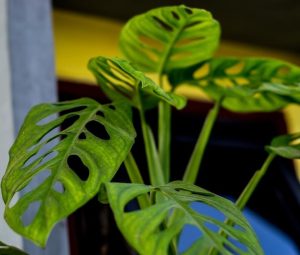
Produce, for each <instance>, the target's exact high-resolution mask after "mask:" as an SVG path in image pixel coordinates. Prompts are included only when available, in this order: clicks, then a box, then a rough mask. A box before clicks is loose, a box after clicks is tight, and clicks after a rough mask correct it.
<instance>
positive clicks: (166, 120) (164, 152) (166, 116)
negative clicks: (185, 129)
mask: <svg viewBox="0 0 300 255" xmlns="http://www.w3.org/2000/svg"><path fill="white" fill-rule="evenodd" d="M159 85H160V86H161V87H163V81H162V75H160V76H159ZM170 150H171V106H170V105H169V104H168V103H166V102H164V101H161V102H159V105H158V153H159V159H160V163H161V167H162V170H163V173H164V177H165V181H166V182H169V180H170Z"/></svg>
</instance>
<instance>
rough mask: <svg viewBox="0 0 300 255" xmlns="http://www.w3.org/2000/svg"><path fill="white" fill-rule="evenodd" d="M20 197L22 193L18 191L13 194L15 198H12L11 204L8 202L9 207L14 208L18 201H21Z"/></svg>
mask: <svg viewBox="0 0 300 255" xmlns="http://www.w3.org/2000/svg"><path fill="white" fill-rule="evenodd" d="M19 197H20V194H19V192H16V193H15V194H14V196H13V198H12V199H11V200H10V202H9V204H8V207H9V208H12V207H14V206H15V205H16V203H17V202H18V201H19Z"/></svg>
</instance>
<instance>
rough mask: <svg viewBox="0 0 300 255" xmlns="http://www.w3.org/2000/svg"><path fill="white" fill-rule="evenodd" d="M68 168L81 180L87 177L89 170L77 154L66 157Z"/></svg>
mask: <svg viewBox="0 0 300 255" xmlns="http://www.w3.org/2000/svg"><path fill="white" fill-rule="evenodd" d="M67 163H68V166H69V168H70V169H71V170H72V171H73V172H74V173H75V174H76V175H77V176H78V177H79V178H80V179H81V180H82V181H86V180H87V179H88V178H89V174H90V171H89V169H88V167H87V166H86V165H85V164H84V163H83V162H82V160H81V158H80V157H79V156H77V155H70V156H69V157H68V159H67Z"/></svg>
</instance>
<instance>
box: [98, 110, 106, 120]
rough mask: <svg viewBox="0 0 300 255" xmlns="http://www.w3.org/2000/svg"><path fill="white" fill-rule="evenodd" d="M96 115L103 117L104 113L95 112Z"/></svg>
mask: <svg viewBox="0 0 300 255" xmlns="http://www.w3.org/2000/svg"><path fill="white" fill-rule="evenodd" d="M96 115H97V116H100V117H103V118H104V117H105V116H104V113H103V112H102V111H98V112H96Z"/></svg>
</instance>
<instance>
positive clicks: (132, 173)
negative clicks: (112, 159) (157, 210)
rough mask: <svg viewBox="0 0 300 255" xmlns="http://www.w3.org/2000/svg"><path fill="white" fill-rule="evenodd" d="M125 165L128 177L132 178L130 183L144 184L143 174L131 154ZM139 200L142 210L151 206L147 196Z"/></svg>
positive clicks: (140, 197)
mask: <svg viewBox="0 0 300 255" xmlns="http://www.w3.org/2000/svg"><path fill="white" fill-rule="evenodd" d="M124 164H125V167H126V170H127V173H128V176H129V178H130V181H131V182H132V183H140V184H144V180H143V177H142V176H141V172H140V170H139V168H138V166H137V164H136V162H135V159H134V157H133V155H132V154H131V152H130V153H129V154H128V156H127V158H126V159H125V161H124ZM137 199H138V202H139V205H140V208H141V209H143V208H147V207H149V206H150V200H149V197H148V196H147V195H143V196H139V197H138V198H137Z"/></svg>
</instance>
